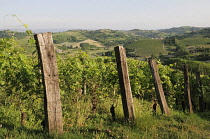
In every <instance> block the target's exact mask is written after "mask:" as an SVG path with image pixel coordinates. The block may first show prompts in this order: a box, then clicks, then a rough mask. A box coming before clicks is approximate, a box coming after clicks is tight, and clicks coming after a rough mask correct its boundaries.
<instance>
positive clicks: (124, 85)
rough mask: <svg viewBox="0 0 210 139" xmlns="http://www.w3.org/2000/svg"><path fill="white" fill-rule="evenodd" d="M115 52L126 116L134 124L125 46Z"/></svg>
mask: <svg viewBox="0 0 210 139" xmlns="http://www.w3.org/2000/svg"><path fill="white" fill-rule="evenodd" d="M114 50H115V56H116V61H117V68H118V75H119V84H120V89H121V96H122V104H123V111H124V116H125V119H126V120H127V121H128V122H133V121H134V117H135V116H134V106H133V97H132V92H131V87H130V79H129V74H128V66H127V61H126V53H125V49H124V48H123V46H117V47H115V48H114Z"/></svg>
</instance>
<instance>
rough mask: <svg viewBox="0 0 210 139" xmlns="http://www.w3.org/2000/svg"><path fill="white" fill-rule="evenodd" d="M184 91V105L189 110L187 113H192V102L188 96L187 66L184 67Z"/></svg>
mask: <svg viewBox="0 0 210 139" xmlns="http://www.w3.org/2000/svg"><path fill="white" fill-rule="evenodd" d="M183 67H184V91H185V105H187V108H188V109H189V113H193V109H192V101H191V96H190V80H189V76H188V66H187V65H184V66H183Z"/></svg>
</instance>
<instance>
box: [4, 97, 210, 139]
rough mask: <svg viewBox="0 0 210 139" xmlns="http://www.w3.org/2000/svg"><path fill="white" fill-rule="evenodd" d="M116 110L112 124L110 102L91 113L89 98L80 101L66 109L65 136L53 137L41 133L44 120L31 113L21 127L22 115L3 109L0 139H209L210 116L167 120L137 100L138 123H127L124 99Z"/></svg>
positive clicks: (180, 115) (173, 115)
mask: <svg viewBox="0 0 210 139" xmlns="http://www.w3.org/2000/svg"><path fill="white" fill-rule="evenodd" d="M117 101H118V105H117V106H116V108H115V111H116V121H113V120H112V117H111V113H110V107H111V105H112V103H113V101H112V100H111V99H109V98H106V99H102V100H99V101H98V104H97V109H96V111H92V103H91V99H90V97H78V99H77V100H74V101H73V100H72V101H69V104H68V105H67V104H66V105H64V106H63V120H64V134H63V135H60V136H58V135H57V136H55V135H54V136H52V135H49V134H47V133H45V132H43V131H42V127H41V124H40V122H41V120H38V121H36V120H33V119H35V114H33V113H30V112H28V118H27V120H26V123H27V124H26V125H25V126H22V125H21V124H20V112H19V110H18V109H16V108H15V107H13V106H9V107H6V106H5V107H3V106H1V109H0V118H1V124H2V128H1V129H0V138H8V139H10V138H11V139H13V138H14V139H18V138H21V139H26V138H33V139H34V138H35V139H36V138H39V139H41V138H59V139H74V138H75V139H80V138H81V139H82V138H90V139H99V138H100V139H101V138H120V139H126V138H128V139H137V138H144V139H150V138H151V139H153V138H170V139H177V138H181V139H186V138H209V137H210V135H209V132H210V117H209V114H210V113H199V115H197V114H192V115H188V114H186V113H183V112H179V111H173V110H171V116H165V115H164V114H162V113H161V111H160V108H159V107H158V109H157V113H156V115H153V112H152V105H153V102H149V101H144V100H139V99H134V108H135V122H134V123H126V122H125V121H124V115H123V109H122V103H121V99H120V98H118V100H117Z"/></svg>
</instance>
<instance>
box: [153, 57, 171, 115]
mask: <svg viewBox="0 0 210 139" xmlns="http://www.w3.org/2000/svg"><path fill="white" fill-rule="evenodd" d="M149 64H150V69H151V72H152V77H153V80H154V85H155V91H156V95H157V99H158V103H159V105H160V108H161V111H162V113H165V114H166V115H170V111H169V108H168V104H167V102H166V99H165V95H164V92H163V87H162V84H161V80H160V76H159V73H158V68H157V63H156V61H155V60H153V59H150V60H149Z"/></svg>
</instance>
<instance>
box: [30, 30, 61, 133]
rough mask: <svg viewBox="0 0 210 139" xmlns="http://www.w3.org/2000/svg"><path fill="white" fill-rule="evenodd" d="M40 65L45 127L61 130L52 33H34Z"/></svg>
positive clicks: (53, 130)
mask: <svg viewBox="0 0 210 139" xmlns="http://www.w3.org/2000/svg"><path fill="white" fill-rule="evenodd" d="M34 38H35V40H36V45H37V50H38V54H39V59H40V61H41V66H42V75H43V83H44V91H45V94H44V110H45V127H46V128H47V130H48V131H49V132H52V133H53V132H57V133H62V132H63V122H62V108H61V100H60V89H59V81H58V80H59V78H58V69H57V63H56V56H55V52H54V51H55V50H54V49H55V48H54V44H53V39H52V33H50V32H47V33H42V34H36V35H34Z"/></svg>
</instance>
